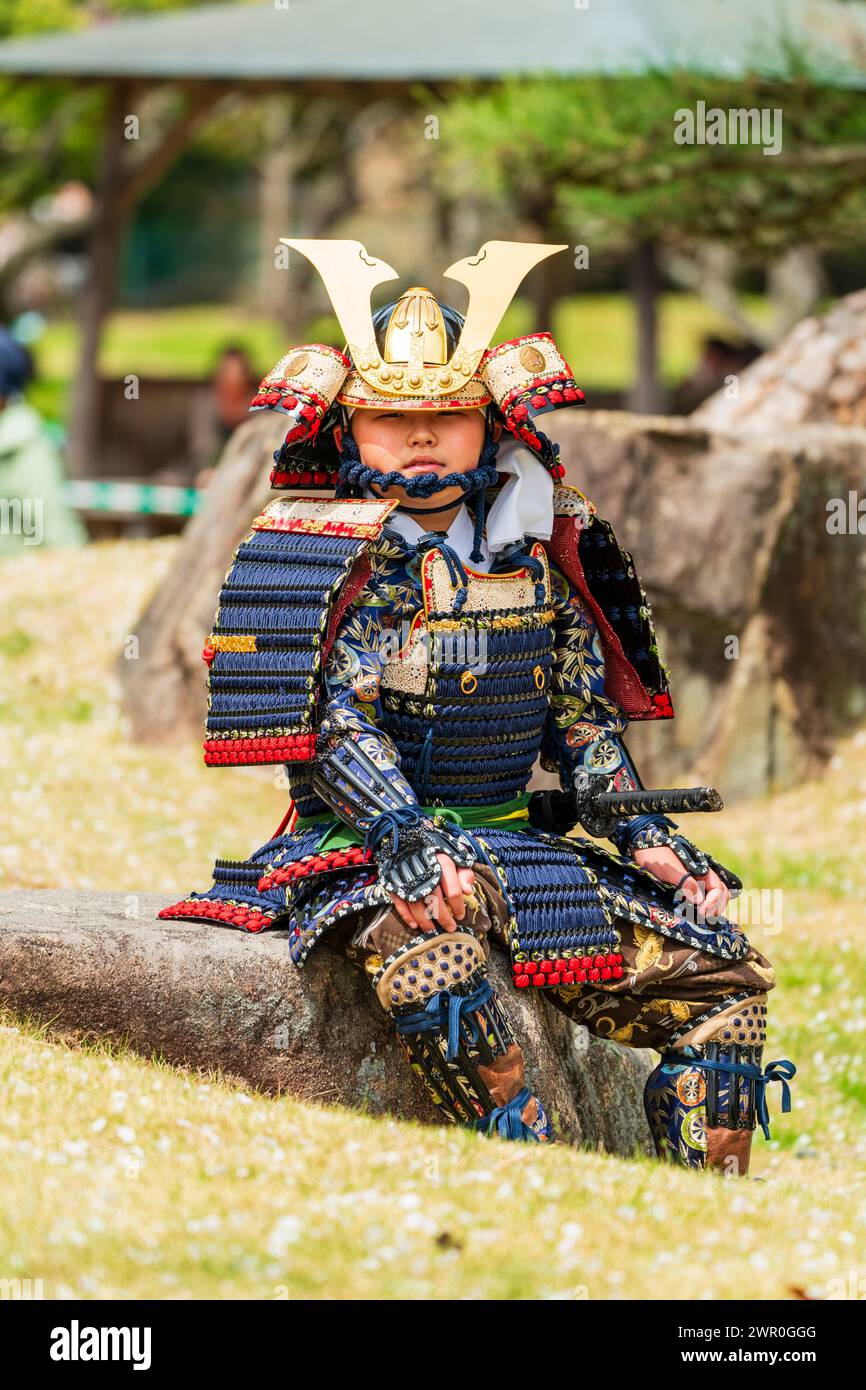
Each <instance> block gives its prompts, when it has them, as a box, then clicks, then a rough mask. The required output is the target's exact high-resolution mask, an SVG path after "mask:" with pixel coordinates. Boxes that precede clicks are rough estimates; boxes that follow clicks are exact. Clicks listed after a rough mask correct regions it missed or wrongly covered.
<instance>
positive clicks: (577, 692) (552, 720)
mask: <svg viewBox="0 0 866 1390" xmlns="http://www.w3.org/2000/svg"><path fill="white" fill-rule="evenodd" d="M551 581H552V586H553V600H554V631H555V651H554V660H553V667H552V671H551V688H550V710H549V712H548V716H547V720H546V724H545V729H544V736H543V741H542V765H543V766H544V767H545V768H547V770H548V771H555V772H558V773H559V779H560V785H561V786H562V788H563V790H566V791H570V790H571V789H572V788H573V787H574V784H575V779H576V778H578V777H580V776H585V777H601V778H603V779H604V787H605V790H611V791H627V790H630V789H632V788H634V787H641V786H643V783H642V782H641V780H640V777H639V775H638V772H637V769H636V768H635V765H634V763H633V761H632V759H631V757H630V755H629V752H628V749H627V748H626V746H625V743H624V741H623V734H624V733H625V730H626V729H627V728H628V724H629V720H628V717H627V716H626V715H625V714H624V713H623V711H622V709H620V707H619V706H618V705H617V704H616V703H615V702H614V701H613V700H611V699H610V697H609V695H608V694H607V693H606V691H605V660H604V651H603V648H602V643H601V638H600V635H599V631H598V627H597V624H596V622H595V619H594V617H593V615H592V612H591V610H590V608H589V606H588V605H587V603H586V601H585V600H584V598H583V597H582V596H581V595H580V594H579V593H578V592H577V590H576V589H575V587H574V586H573V585H572V584H571V583H570V582H569V580H568V579H567V578H566V577H565V575H563V574H562V573H561V572H560V571H559V570H558V569H555V568H553V567H551ZM654 827H656V828H658V829H659V830H661V829H665V828H667V827H670V828H675V827H674V823H673V822H672V821H670V820H669V819H668V818H667V817H666V816H641V817H639V818H636V819H635V820H634V821H632V820H623V821H620V822H619V824H618V826H617V828H616V829H615V830H614V832H613V833H612V835H611V839H612V840H613V841H614V843H615V844H616V846H617V848H618V849H619V850H620V851H621V852H623V853H624V852H625V851H626V850H627V849H639V848H643V847H645V846H646V845H647V844H652V843H655V842H656V837H655V836H654V835H653V828H654Z"/></svg>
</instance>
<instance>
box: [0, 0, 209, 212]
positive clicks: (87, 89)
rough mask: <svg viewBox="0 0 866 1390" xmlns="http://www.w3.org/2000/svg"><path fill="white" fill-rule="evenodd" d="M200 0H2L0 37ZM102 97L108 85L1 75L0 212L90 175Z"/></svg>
mask: <svg viewBox="0 0 866 1390" xmlns="http://www.w3.org/2000/svg"><path fill="white" fill-rule="evenodd" d="M197 2H198V0H99V3H98V4H95V3H93V0H38V3H34V0H5V3H4V4H3V6H2V7H0V41H3V40H6V39H23V38H27V37H30V36H35V35H41V34H45V33H51V32H55V31H61V32H68V33H73V32H75V31H76V30H81V29H86V28H88V27H89V26H90V25H91V24H94V23H97V22H99V23H104V22H105V21H106V20H107V19H112V18H114V19H125V18H130V17H133V16H137V15H141V16H145V15H148V14H154V13H159V12H162V11H171V10H184V9H190V8H193V7H195V6H196V4H197ZM212 3H227V0H212ZM105 97H106V89H105V87H104V86H102V85H99V84H94V85H81V84H79V83H76V82H73V81H62V80H52V81H43V80H39V79H35V78H26V79H24V80H21V81H16V80H14V79H12V78H2V79H0V212H3V211H9V210H12V209H15V208H20V207H26V206H28V205H29V204H31V203H32V202H33V201H34V200H35V199H36V198H38V197H39V196H40V195H42V194H46V193H49V192H52V191H54V189H56V187H57V186H58V184H62V183H65V182H67V181H69V180H75V179H81V180H82V181H85V182H90V181H92V180H93V178H94V175H95V170H96V163H97V153H98V149H99V146H100V142H101V138H102V126H103V118H104V110H105Z"/></svg>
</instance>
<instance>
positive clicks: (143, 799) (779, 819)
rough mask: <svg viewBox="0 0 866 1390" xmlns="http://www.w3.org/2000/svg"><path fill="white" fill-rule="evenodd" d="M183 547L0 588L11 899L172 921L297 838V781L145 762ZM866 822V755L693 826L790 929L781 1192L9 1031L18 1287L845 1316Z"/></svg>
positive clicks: (145, 545) (8, 1255)
mask: <svg viewBox="0 0 866 1390" xmlns="http://www.w3.org/2000/svg"><path fill="white" fill-rule="evenodd" d="M175 546H176V542H175V541H173V540H165V541H160V542H157V543H153V542H135V541H133V542H122V543H110V544H102V545H96V546H92V547H90V548H88V549H87V550H86V551H84V552H82V553H76V554H74V555H73V554H65V555H64V554H63V553H62V552H56V553H54V554H51V553H46V554H43V555H37V554H29V555H26V556H24V557H22V558H21V559H20V560H19V559H15V560H4V561H3V562H2V563H0V583H2V586H3V591H4V594H5V595H6V597H7V599H8V607H7V611H8V612H9V614H10V615H11V617H10V618H9V619H7V625H6V626H5V627H4V628H3V629H2V630H0V777H2V784H3V787H4V796H3V798H2V801H0V884H2V886H3V887H4V888H9V887H12V888H14V887H48V886H52V887H54V886H57V885H60V884H62V885H68V886H69V887H76V888H78V887H92V888H99V889H103V888H104V889H120V888H128V889H129V891H131V892H135V891H136V890H147V889H151V890H158V891H163V890H164V892H165V896H166V901H167V902H170V901H173V900H174V899H175V898H176V897H178V896H180V894H181V893H183V892H185V891H186V890H188V889H190V888H199V889H201V888H204V887H206V886H207V884H208V882H209V873H210V866H211V861H212V859H213V858H214V857H215V856H217V855H224V856H230V857H232V856H236V855H243V854H246V853H247V852H249V851H250V850H251V849H252V848H254V847H256V846H258V845H259V844H261V843H263V842H264V840H266V839H267V838H268V836H269V835H270V834H271V833H272V831H273V829H274V827H275V825H276V824H277V822H278V821H279V820H280V817H281V814H282V810H283V796H284V793H281V791H280V790H279V789H278V787H277V786H275V783H274V777H273V773H272V772H271V771H269V770H261V769H254V770H232V771H229V770H219V771H217V770H215V769H205V768H204V767H203V765H202V763H201V749H200V745H199V744H198V743H197V742H193V741H188V742H182V743H180V744H178V745H177V746H175V747H172V748H161V749H158V750H153V749H140V748H134V747H132V746H130V745H129V744H128V742H127V741H126V736H125V728H124V720H123V717H122V714H121V713H120V711H119V708H118V704H117V693H116V687H115V681H114V676H113V673H112V667H113V662H114V659H115V655H116V653H117V651H118V650H119V648H120V646H121V644H122V642H123V640H124V638H125V637H126V636H128V635H129V634H130V633H131V632H134V631H135V618H136V615H137V613H138V612H139V611H140V608H141V605H142V603H143V601H144V599H145V597H146V595H147V594H148V592H149V591H150V590H151V588H152V587H153V585H154V584H155V583H156V582H157V580H158V578H159V576H160V575H161V574H162V573H163V572H164V570H165V568H166V566H167V565H168V564H169V563H170V562H171V559H172V556H173V554H174V550H175ZM864 805H866V733H861V734H859V735H855V736H854V737H853V738H852V739H850V740H848V741H847V742H846V743H845V744H844V745H841V746H840V748H839V750H838V753H837V757H836V759H835V761H834V764H833V765H831V766H830V767H829V768H828V769H827V773H826V776H824V777H823V778H821V779H819V780H818V781H816V782H815V783H814V784H812V785H811V786H808V787H802V788H798V789H797V790H795V791H792V792H789V793H786V794H784V795H780V796H777V797H774V798H771V799H767V800H762V801H760V802H755V803H751V804H748V805H746V806H743V807H738V808H734V809H732V810H730V811H725V812H724V813H722V814H721V815H719V816H717V817H713V818H712V820H709V819H708V818H704V819H703V820H702V822H701V824H700V826H698V825H697V824H694V823H693V824H692V826H691V827H690V829H691V831H692V833H693V834H694V835H695V837H696V838H698V839H699V840H700V841H702V842H703V843H705V844H706V845H707V847H708V848H711V849H713V850H714V852H716V853H718V854H719V855H720V856H721V857H722V858H723V859H727V860H728V861H729V862H731V863H732V864H733V865H734V866H736V867H737V868H738V869H739V870H740V871H741V872H742V873H743V876H744V877H745V878H746V880H747V885H748V886H749V887H752V888H756V887H759V888H763V889H765V890H767V891H770V892H775V893H777V894H778V895H779V903H780V905H781V909H782V916H781V920H779V917H778V913H777V915H776V921H775V922H774V923H772V924H768V925H767V926H765V927H761V926H758V927H756V928H754V929H751V928H750V934H751V936H752V938H753V940H754V941H755V943H756V944H757V945H758V946H759V948H760V949H761V950H762V951H764V953H765V954H767V955H769V956H770V958H771V959H772V960H773V961H774V963H775V965H776V967H777V970H778V974H779V988H778V989H777V990H775V991H774V992H773V994H772V996H771V1001H770V1007H771V1016H770V1043H769V1046H768V1049H767V1056H768V1058H775V1057H790V1058H791V1059H792V1060H793V1061H794V1062H795V1063H796V1064H797V1066H798V1069H799V1070H798V1075H797V1077H796V1079H795V1081H794V1083H793V1094H794V1108H793V1111H792V1113H791V1114H790V1115H788V1116H782V1115H780V1114H779V1111H778V1097H777V1095H776V1094H775V1092H776V1090H777V1088H772V1091H771V1096H770V1109H771V1118H772V1128H773V1139H772V1141H771V1142H770V1143H767V1142H765V1141H764V1140H763V1138H762V1137H761V1136H760V1134H758V1136H756V1140H755V1147H754V1157H753V1176H754V1177H755V1178H758V1179H760V1181H758V1182H755V1181H741V1182H733V1183H731V1182H730V1181H729V1180H727V1179H723V1178H720V1177H717V1176H715V1175H709V1174H708V1175H702V1174H689V1173H684V1172H681V1171H678V1170H673V1169H668V1168H662V1167H660V1166H658V1165H656V1164H655V1163H654V1162H652V1161H650V1160H647V1159H637V1160H633V1161H628V1160H625V1159H619V1158H611V1157H608V1156H605V1155H600V1154H596V1153H583V1152H577V1151H574V1150H571V1149H568V1148H566V1147H564V1146H562V1147H560V1146H557V1147H555V1148H551V1149H549V1150H538V1149H536V1148H532V1149H529V1148H528V1147H524V1146H519V1145H513V1146H512V1145H507V1144H503V1143H500V1142H498V1141H487V1140H484V1139H481V1138H478V1137H475V1136H472V1135H469V1134H465V1133H462V1132H457V1131H453V1130H450V1129H445V1128H424V1127H421V1126H417V1125H413V1124H403V1123H397V1122H393V1121H387V1120H382V1119H376V1118H373V1117H368V1116H364V1115H359V1114H355V1113H348V1112H345V1111H342V1110H339V1109H333V1108H332V1109H329V1108H326V1107H319V1106H311V1105H300V1104H297V1103H295V1102H293V1101H291V1100H290V1099H287V1098H280V1099H276V1100H275V1099H269V1098H266V1097H263V1096H260V1095H257V1094H253V1093H248V1092H246V1091H244V1090H243V1089H242V1088H241V1087H239V1086H237V1085H235V1084H233V1083H228V1082H226V1081H225V1080H224V1079H221V1078H220V1077H219V1076H216V1075H213V1076H210V1075H209V1076H205V1075H196V1074H188V1073H185V1072H183V1071H181V1070H178V1069H175V1068H171V1067H168V1066H166V1065H164V1064H163V1063H161V1062H160V1061H159V1060H158V1059H157V1060H155V1061H150V1062H149V1061H146V1060H143V1059H141V1058H139V1057H136V1056H134V1055H132V1054H128V1053H124V1052H123V1051H122V1050H117V1049H112V1048H110V1047H106V1046H103V1045H92V1046H81V1047H71V1046H68V1045H66V1043H64V1042H63V1041H62V1039H58V1038H56V1037H53V1036H52V1035H51V1034H50V1033H48V1032H46V1031H45V1030H44V1029H42V1028H41V1027H39V1026H37V1025H35V1024H32V1023H28V1022H27V1021H26V1020H22V1019H17V1018H12V1017H10V1016H8V1015H4V1016H3V1017H2V1018H0V1078H2V1079H0V1085H2V1087H3V1093H4V1096H5V1098H6V1103H5V1105H4V1107H3V1109H2V1111H0V1167H2V1172H3V1189H2V1198H0V1277H3V1278H15V1277H18V1278H22V1279H24V1278H31V1279H37V1278H41V1279H42V1280H43V1282H44V1291H45V1296H46V1297H49V1298H51V1297H83V1298H97V1297H117V1296H119V1297H124V1296H127V1297H133V1298H143V1297H194V1298H206V1297H209V1298H214V1297H241V1298H273V1299H281V1298H286V1297H287V1296H290V1295H291V1296H301V1297H334V1296H339V1297H349V1298H352V1297H369V1298H388V1297H398V1296H399V1297H409V1298H418V1299H421V1298H446V1297H448V1298H451V1297H454V1298H463V1297H467V1298H500V1297H505V1298H532V1297H539V1298H545V1299H565V1300H574V1299H578V1300H579V1299H583V1298H589V1299H597V1298H610V1297H613V1298H617V1297H638V1298H641V1297H644V1298H648V1297H652V1298H661V1299H665V1298H680V1297H682V1296H684V1295H685V1296H687V1297H691V1298H695V1299H705V1298H735V1297H746V1298H755V1299H767V1298H796V1297H800V1296H802V1294H803V1293H804V1292H805V1294H807V1295H809V1296H812V1297H815V1298H826V1297H828V1296H831V1295H832V1294H833V1293H834V1291H835V1289H836V1288H837V1287H841V1285H838V1286H837V1285H835V1284H834V1283H833V1281H835V1280H838V1281H841V1284H847V1282H848V1279H849V1277H850V1275H851V1272H852V1271H854V1272H855V1274H856V1272H857V1271H859V1272H860V1273H861V1274H862V1270H863V1257H864V1248H866V1178H864V1174H866V1126H864V1117H866V1083H864V1080H863V1076H862V1070H863V1069H862V1056H863V1041H864V1039H863V1033H864V1029H866V960H864V953H863V950H862V941H861V936H860V933H861V930H862V901H863V891H864V888H866V867H864V864H863V859H862V855H861V853H860V849H859V846H860V843H861V840H862V833H861V830H860V826H861V824H862V814H863V808H864ZM695 821H697V818H695ZM249 945H250V949H251V950H254V949H255V939H254V938H253V939H251V940H250V943H249ZM290 968H291V967H290V965H289V963H288V960H287V962H286V969H287V970H288V969H290ZM347 968H348V967H347Z"/></svg>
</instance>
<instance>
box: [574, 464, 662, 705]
mask: <svg viewBox="0 0 866 1390" xmlns="http://www.w3.org/2000/svg"><path fill="white" fill-rule="evenodd" d="M549 549H550V555H551V558H552V559H553V561H554V563H555V564H557V565H558V566H559V568H560V569H561V570H562V571H563V573H564V574H566V575H567V576H568V578H569V579H570V580H571V582H572V583H573V584H574V585H575V587H576V588H577V589H578V590H579V591H580V593H582V594H583V596H584V598H585V599H586V600H587V602H588V604H589V606H590V608H591V609H592V612H593V615H594V617H595V619H596V622H597V624H598V627H599V631H600V634H601V639H602V643H603V646H604V650H605V665H606V679H605V685H606V688H607V690H608V693H609V695H610V697H611V698H612V699H613V700H615V702H616V703H617V704H618V705H619V706H620V708H621V709H622V710H623V711H624V712H625V713H626V714H627V715H628V717H629V719H634V720H639V719H672V718H673V714H674V710H673V705H672V703H671V697H670V690H669V687H668V676H667V671H666V670H665V667H664V665H663V664H662V660H661V657H660V655H659V650H658V644H657V641H656V635H655V629H654V627H653V621H652V609H651V608H650V604H649V601H648V599H647V596H646V593H645V591H644V588H643V585H642V584H641V582H640V579H639V577H638V573H637V570H636V569H635V564H634V560H633V559H632V557H631V555H630V554H629V553H628V551H627V550H623V548H622V546H621V545H620V544H619V542H618V541H617V538H616V536H615V534H614V530H613V527H612V526H611V524H610V522H609V521H605V519H604V518H603V517H601V516H599V515H598V513H597V512H596V510H595V507H594V506H593V505H592V503H591V502H589V501H588V499H587V498H586V497H584V495H583V493H582V492H579V491H578V489H577V488H571V487H564V486H560V487H557V488H555V489H554V526H553V535H552V536H551V539H550V543H549Z"/></svg>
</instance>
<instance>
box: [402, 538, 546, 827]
mask: <svg viewBox="0 0 866 1390" xmlns="http://www.w3.org/2000/svg"><path fill="white" fill-rule="evenodd" d="M529 553H530V554H531V555H533V556H534V557H535V558H536V559H537V560H538V561H539V562H540V565H541V574H540V575H539V574H537V573H534V572H533V570H532V569H530V567H528V566H525V567H522V568H519V569H514V570H507V571H505V572H503V573H500V574H484V573H481V572H480V571H477V570H473V569H471V568H469V567H468V566H466V567H465V568H466V574H467V577H468V582H467V585H466V590H467V592H466V598H465V601H464V603H463V604H462V606H460V607H459V609H457V608H456V607H455V597H456V593H457V590H456V588H455V583H454V581H452V578H451V573H450V571H449V568H448V564H447V562H446V560H445V557H444V556H443V554H442V552H441V550H438V549H435V548H434V549H432V550H429V551H428V552H427V553H426V554H425V555H424V557H423V559H422V560H421V565H420V579H421V590H422V597H423V608H422V609H421V610H420V611H419V612H418V613H417V614H416V615H415V617H414V619H413V621H412V623H411V625H410V628H409V632H408V634H405V640H404V641H403V644H402V646H401V647H400V648H399V649H398V650H395V651H394V652H393V654H392V655H390V657H389V660H388V661H387V663H386V665H385V667H384V670H383V673H382V682H381V703H382V710H383V715H384V723H385V729H386V731H387V733H388V734H389V735H390V737H391V738H392V739H393V741H394V743H395V745H396V746H397V749H398V751H399V753H400V766H401V770H402V772H403V774H404V776H405V777H406V778H407V779H408V781H409V782H410V783H411V784H412V787H413V789H414V791H415V793H416V795H417V796H418V797H419V800H421V801H422V802H425V803H432V804H437V805H453V806H459V805H493V804H495V803H497V802H500V801H508V800H510V799H511V798H512V797H514V796H517V795H518V794H519V793H520V792H522V791H524V790H525V788H526V786H527V783H528V782H529V778H530V775H531V773H532V768H533V765H534V763H535V759H536V756H537V754H538V750H539V746H540V743H541V735H542V730H543V727H544V720H545V716H546V714H547V709H548V705H549V698H550V697H549V685H550V673H551V664H552V661H553V645H554V633H553V627H552V623H553V605H552V601H551V585H550V570H549V566H548V562H547V556H546V553H545V550H544V547H543V546H542V545H540V544H535V545H534V546H533V547H532V550H531V551H530V552H529ZM403 635H404V634H401V636H403ZM395 646H396V643H395Z"/></svg>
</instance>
